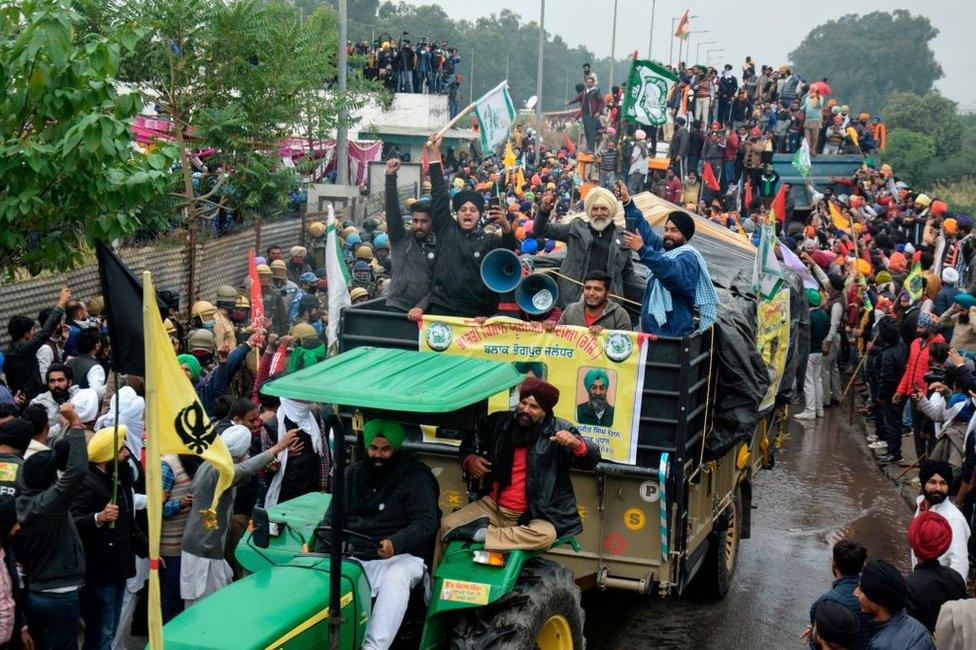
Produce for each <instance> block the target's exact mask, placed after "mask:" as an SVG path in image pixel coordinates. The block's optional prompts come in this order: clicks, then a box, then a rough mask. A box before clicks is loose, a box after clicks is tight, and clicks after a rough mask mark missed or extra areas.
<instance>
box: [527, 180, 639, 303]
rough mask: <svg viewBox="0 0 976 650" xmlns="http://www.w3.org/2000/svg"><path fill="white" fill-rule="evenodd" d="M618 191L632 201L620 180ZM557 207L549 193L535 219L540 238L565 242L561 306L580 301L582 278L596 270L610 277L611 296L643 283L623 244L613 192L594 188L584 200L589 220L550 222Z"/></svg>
mask: <svg viewBox="0 0 976 650" xmlns="http://www.w3.org/2000/svg"><path fill="white" fill-rule="evenodd" d="M616 187H617V192H618V194H620V196H621V197H624V196H625V197H626V201H624V202H625V203H627V202H629V201H630V194H629V193H628V192H627V187H626V185H624V184H623V183H621V182H620V181H617V184H616ZM555 205H556V193H555V192H553V191H552V190H546V192H545V193H544V194H543V195H542V203H541V204H540V205H539V212H538V215H537V216H536V218H535V226H534V228H535V232H536V234H537V236H539V237H547V238H549V239H555V240H556V241H562V242H566V258H565V259H564V260H563V263H562V266H561V267H560V269H559V272H560V273H561V274H562V275H565V276H567V277H569V278H573V279H574V280H576V282H572V281H570V280H567V279H566V278H557V282H558V284H559V306H560V307H561V308H563V309H565V308H566V307H567V306H568V305H570V304H572V303H574V302H576V301H578V300H579V299H580V293H581V292H582V284H583V278H585V277H586V276H587V274H589V273H591V272H593V271H602V272H604V273H606V274H607V275H609V276H610V293H611V294H613V295H616V296H622V295H624V287H625V286H633V284H632V283H637V285H638V286H641V287H643V282H642V281H641V280H640V278H639V277H638V276H637V275H636V274H635V272H634V263H633V262H632V261H631V256H630V249H628V248H627V246H626V245H625V244H624V240H623V237H622V235H623V232H624V229H623V227H622V221H621V225H618V224H616V223H614V218H615V217H616V216H617V213H618V212H620V203H619V202H618V201H617V197H616V196H614V195H613V193H612V192H610V190H607V189H604V188H602V187H594V188H591V189H590V191H589V192H587V194H586V198H585V199H583V209H584V210H585V211H586V216H587V217H588V220H587V219H581V218H578V219H573V220H571V221H570V222H568V223H562V224H557V223H550V221H549V217H550V214H551V213H552V209H553V207H554V206H555Z"/></svg>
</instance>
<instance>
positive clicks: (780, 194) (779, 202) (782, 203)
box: [769, 183, 786, 223]
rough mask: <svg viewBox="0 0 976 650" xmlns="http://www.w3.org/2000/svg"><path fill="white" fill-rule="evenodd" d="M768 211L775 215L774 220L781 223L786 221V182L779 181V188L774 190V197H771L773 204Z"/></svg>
mask: <svg viewBox="0 0 976 650" xmlns="http://www.w3.org/2000/svg"><path fill="white" fill-rule="evenodd" d="M769 211H770V212H771V213H773V215H774V216H775V217H776V221H778V222H780V223H783V222H784V221H786V184H785V183H781V184H780V186H779V190H777V191H776V197H775V198H774V199H773V205H772V206H771V207H770V209H769Z"/></svg>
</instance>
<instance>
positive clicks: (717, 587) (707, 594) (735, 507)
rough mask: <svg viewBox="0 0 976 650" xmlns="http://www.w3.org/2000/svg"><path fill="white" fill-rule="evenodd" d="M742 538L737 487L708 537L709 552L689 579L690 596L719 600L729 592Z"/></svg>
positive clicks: (740, 506) (739, 496)
mask: <svg viewBox="0 0 976 650" xmlns="http://www.w3.org/2000/svg"><path fill="white" fill-rule="evenodd" d="M741 535H742V495H741V494H740V493H739V488H736V490H735V494H734V495H733V496H732V504H731V505H730V506H729V507H728V508H727V509H726V511H725V512H723V513H722V515H721V516H720V517H719V519H718V520H717V521H716V522H715V529H714V530H713V531H712V533H711V534H710V535H709V536H708V550H707V551H706V552H705V560H704V561H703V562H702V565H701V567H700V568H699V569H698V573H697V574H696V575H695V577H694V579H693V580H692V584H691V585H690V586H691V587H692V590H691V593H692V594H694V595H695V596H697V597H699V598H702V599H705V600H721V599H723V598H725V595H726V594H727V593H728V592H729V587H730V586H731V585H732V576H733V574H734V573H735V565H736V562H737V561H738V559H739V541H740V540H741Z"/></svg>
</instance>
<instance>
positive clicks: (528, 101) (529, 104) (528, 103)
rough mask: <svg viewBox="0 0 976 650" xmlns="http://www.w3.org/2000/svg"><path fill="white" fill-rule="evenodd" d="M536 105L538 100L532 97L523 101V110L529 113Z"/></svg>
mask: <svg viewBox="0 0 976 650" xmlns="http://www.w3.org/2000/svg"><path fill="white" fill-rule="evenodd" d="M538 103H539V98H538V97H536V96H535V95H532V96H531V97H529V98H528V99H526V100H525V108H526V110H529V111H531V110H532V109H533V108H535V105H536V104H538Z"/></svg>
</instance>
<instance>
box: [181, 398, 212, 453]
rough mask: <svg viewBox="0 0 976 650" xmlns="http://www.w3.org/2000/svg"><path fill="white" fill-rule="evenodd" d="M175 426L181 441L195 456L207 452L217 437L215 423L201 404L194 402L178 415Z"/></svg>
mask: <svg viewBox="0 0 976 650" xmlns="http://www.w3.org/2000/svg"><path fill="white" fill-rule="evenodd" d="M173 426H174V427H175V429H176V434H177V435H178V436H179V437H180V440H182V441H183V444H185V445H186V446H187V447H188V448H189V449H190V451H192V452H193V453H194V454H202V453H203V452H205V451H207V449H209V448H210V445H212V444H213V442H214V439H215V438H216V437H217V430H216V429H215V428H214V424H213V422H212V421H211V420H210V419H209V418H208V417H207V415H206V414H205V413H204V412H203V407H201V406H200V402H196V401H194V402H192V403H191V404H190V405H189V406H187V407H186V408H185V409H183V410H182V411H180V412H179V413H177V414H176V421H175V422H174V423H173Z"/></svg>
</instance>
